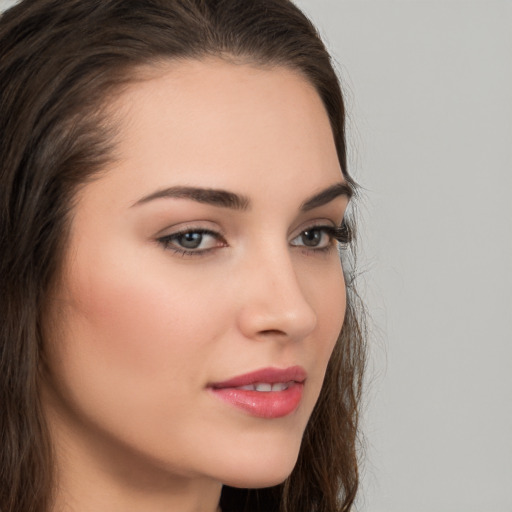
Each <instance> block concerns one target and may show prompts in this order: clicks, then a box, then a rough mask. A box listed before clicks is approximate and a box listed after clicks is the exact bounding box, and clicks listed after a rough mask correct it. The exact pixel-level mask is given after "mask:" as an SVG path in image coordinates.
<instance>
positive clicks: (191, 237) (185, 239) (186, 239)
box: [180, 233, 203, 249]
mask: <svg viewBox="0 0 512 512" xmlns="http://www.w3.org/2000/svg"><path fill="white" fill-rule="evenodd" d="M202 240H203V235H202V234H201V233H185V234H183V235H181V239H180V244H181V246H182V247H185V248H186V249H196V248H197V247H199V245H201V242H202Z"/></svg>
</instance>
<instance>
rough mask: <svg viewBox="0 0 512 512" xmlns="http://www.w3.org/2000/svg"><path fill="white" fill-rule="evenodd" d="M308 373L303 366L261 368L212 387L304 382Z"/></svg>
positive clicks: (214, 384)
mask: <svg viewBox="0 0 512 512" xmlns="http://www.w3.org/2000/svg"><path fill="white" fill-rule="evenodd" d="M306 377H307V373H306V370H304V368H302V366H290V367H289V368H284V369H281V368H261V369H260V370H256V371H254V372H250V373H245V374H244V375H238V376H237V377H233V378H231V379H228V380H224V381H222V382H214V383H213V384H210V387H212V388H216V389H220V388H238V387H240V386H248V385H250V384H256V383H263V382H265V383H269V384H276V383H278V382H290V381H295V382H304V381H305V380H306Z"/></svg>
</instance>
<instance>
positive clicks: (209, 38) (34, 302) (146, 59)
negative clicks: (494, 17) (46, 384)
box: [0, 0, 365, 512]
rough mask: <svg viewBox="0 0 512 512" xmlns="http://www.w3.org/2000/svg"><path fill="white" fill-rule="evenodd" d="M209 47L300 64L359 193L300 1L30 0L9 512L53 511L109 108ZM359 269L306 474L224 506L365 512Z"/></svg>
mask: <svg viewBox="0 0 512 512" xmlns="http://www.w3.org/2000/svg"><path fill="white" fill-rule="evenodd" d="M208 56H216V57H220V58H224V59H229V60H234V61H235V62H243V63H250V64H252V65H256V66H266V67H279V66H281V67H283V66H284V67H286V68H289V69H293V70H295V71H297V72H299V73H301V75H302V76H303V77H305V79H306V80H308V81H309V82H310V83H311V84H312V85H313V86H314V87H315V89H316V91H317V92H318V94H319V96H320V98H321V99H322V101H323V104H324V106H325V109H326V112H327V114H328V116H329V120H330V124H331V128H332V132H333V134H334V140H335V144H336V150H337V154H338V158H339V162H340V164H341V169H342V172H343V175H344V176H345V178H346V180H347V182H348V183H349V184H350V186H351V187H352V188H354V189H356V184H355V182H354V181H353V180H352V178H351V177H350V176H349V174H348V170H347V158H346V142H345V111H344V104H343V99H342V93H341V89H340V85H339V82H338V79H337V76H336V73H335V71H334V69H333V66H332V63H331V59H330V57H329V54H328V52H327V51H326V48H325V46H324V44H323V43H322V41H321V39H320V37H319V35H318V33H317V31H316V30H315V28H314V26H313V25H312V24H311V22H310V21H309V20H308V19H307V18H306V17H305V16H304V14H303V13H302V12H301V11H300V10H299V9H298V8H297V7H296V6H295V5H294V4H293V3H292V2H291V1H289V0H24V1H22V2H21V3H19V4H18V5H16V6H15V7H13V8H11V9H10V10H8V11H6V12H5V13H4V14H3V15H2V16H1V18H0V187H1V188H0V241H1V252H0V311H1V318H0V404H1V410H0V510H1V511H2V512H20V511H23V512H48V511H49V510H50V509H51V504H52V493H53V489H54V487H55V481H54V475H53V461H52V443H51V438H50V435H49V433H48V430H47V426H46V424H45V421H44V415H43V411H42V407H41V403H40V396H39V386H38V383H39V382H40V378H41V375H40V364H41V360H42V357H43V356H44V340H43V337H42V335H41V332H42V329H41V323H42V322H41V320H42V318H44V311H45V304H46V297H47V295H48V291H49V289H50V287H51V286H52V284H53V283H54V282H55V279H56V277H57V274H58V272H59V269H60V267H61V262H62V256H63V253H64V251H65V249H66V237H67V233H68V229H69V224H70V221H71V215H70V213H71V212H72V208H73V199H74V197H75V195H76V191H77V190H78V188H79V187H80V186H81V185H82V184H84V183H86V182H87V181H88V180H90V179H91V178H92V177H93V176H94V175H96V174H98V173H101V171H102V169H104V168H105V166H106V164H107V163H108V162H109V161H111V159H112V158H113V147H114V146H115V144H114V139H115V127H113V123H112V122H111V119H109V115H108V113H107V112H108V108H107V107H108V103H109V101H111V100H112V99H113V98H114V97H115V96H116V95H118V94H120V93H121V91H122V88H123V84H127V83H130V82H131V81H133V80H134V79H135V78H134V77H135V76H136V71H137V69H139V68H141V67H145V66H151V65H153V64H155V65H158V63H160V62H167V61H171V62H172V60H174V59H201V58H204V57H208ZM350 257H351V256H350V254H349V253H348V254H345V255H344V256H343V258H350ZM345 263H346V262H344V268H345V273H346V283H347V311H346V316H345V321H344V325H343V329H342V331H341V334H340V337H339V339H338V342H337V344H336V346H335V349H334V352H333V354H332V357H331V359H330V362H329V365H328V368H327V373H326V377H325V381H324V385H323V388H322V391H321V393H320V397H319V400H318V402H317V404H316V406H315V409H314V411H313V414H312V417H311V419H310V421H309V423H308V426H307V428H306V431H305V434H304V438H303V441H302V445H301V449H300V453H299V458H298V462H297V464H296V467H295V468H294V470H293V472H292V474H291V475H290V476H289V478H288V479H287V480H286V481H285V482H284V483H282V484H280V485H277V486H275V487H271V488H266V489H259V490H250V489H234V488H230V487H224V488H223V491H222V496H221V507H222V510H223V511H224V512H231V511H233V512H234V511H237V512H241V511H246V512H277V511H280V512H343V511H345V512H346V511H348V510H350V508H351V505H352V503H353V501H354V498H355V495H356V490H357V487H358V469H357V468H358V460H357V453H358V407H359V402H360V398H361V383H362V374H363V370H364V364H365V329H364V321H363V320H364V315H363V309H362V305H361V303H360V300H359V298H358V295H357V293H356V291H355V288H354V282H353V279H352V276H351V275H350V273H351V270H350V269H349V268H348V267H350V266H351V265H350V264H347V265H345Z"/></svg>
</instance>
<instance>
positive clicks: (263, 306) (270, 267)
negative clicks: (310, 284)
mask: <svg viewBox="0 0 512 512" xmlns="http://www.w3.org/2000/svg"><path fill="white" fill-rule="evenodd" d="M243 274H244V275H243V277H242V280H241V281H240V283H241V286H243V293H242V301H241V304H240V309H239V313H238V327H239V329H240V331H241V332H242V333H243V334H244V336H246V337H247V338H253V339H264V338H269V337H273V338H278V339H281V340H283V341H284V340H301V339H303V338H305V337H307V336H308V335H309V334H310V333H311V332H312V331H313V330H314V329H315V327H316V325H317V313H316V311H315V309H314V308H313V307H312V305H311V304H310V303H309V302H308V300H307V297H306V295H305V293H304V290H303V287H302V286H301V282H300V279H299V277H300V276H298V275H297V271H296V269H295V268H294V265H293V261H292V257H291V255H290V254H289V251H288V250H283V251H281V252H278V251H273V252H272V254H269V253H266V255H265V256H264V257H261V254H260V256H258V255H257V254H253V255H252V257H251V258H250V261H247V262H246V265H245V268H244V272H243Z"/></svg>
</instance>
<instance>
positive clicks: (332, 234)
mask: <svg viewBox="0 0 512 512" xmlns="http://www.w3.org/2000/svg"><path fill="white" fill-rule="evenodd" d="M308 231H315V232H322V233H325V234H327V235H328V236H329V238H330V240H329V243H328V244H327V245H326V246H325V247H318V248H317V247H314V246H313V247H308V246H307V245H298V246H295V247H301V248H302V250H305V251H307V252H315V253H325V252H329V251H331V250H332V249H333V248H334V247H335V246H336V244H333V243H332V242H333V241H334V240H336V241H337V242H338V243H339V244H340V245H341V248H345V247H346V246H347V245H348V244H350V242H351V241H352V233H351V231H350V228H349V227H348V226H347V224H346V223H345V222H343V223H342V224H341V225H340V226H330V225H312V226H310V227H308V228H306V229H304V230H302V231H301V232H300V233H299V235H297V236H296V237H295V238H294V240H295V239H297V238H299V237H300V236H302V235H304V233H306V232H308ZM187 234H199V235H208V236H211V237H212V238H214V239H215V240H216V241H217V242H220V245H217V246H215V247H209V248H207V249H185V248H180V247H179V246H178V245H174V243H175V242H176V240H178V239H179V238H180V237H182V236H184V235H187ZM156 241H157V242H158V243H159V244H160V245H161V246H163V248H164V249H166V250H170V251H172V252H174V253H175V254H178V255H180V256H203V255H205V254H207V253H209V252H210V251H212V250H214V249H217V248H220V247H226V246H227V243H226V241H225V240H224V238H223V236H222V235H221V234H220V233H218V232H215V231H211V230H209V229H204V228H186V229H183V230H182V231H178V232H176V233H172V234H170V235H166V236H163V237H161V238H158V239H157V240H156Z"/></svg>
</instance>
